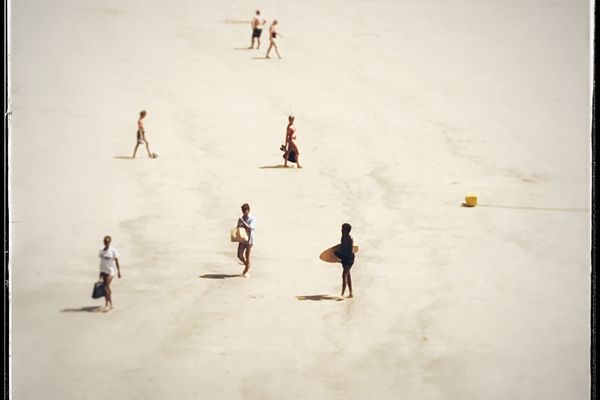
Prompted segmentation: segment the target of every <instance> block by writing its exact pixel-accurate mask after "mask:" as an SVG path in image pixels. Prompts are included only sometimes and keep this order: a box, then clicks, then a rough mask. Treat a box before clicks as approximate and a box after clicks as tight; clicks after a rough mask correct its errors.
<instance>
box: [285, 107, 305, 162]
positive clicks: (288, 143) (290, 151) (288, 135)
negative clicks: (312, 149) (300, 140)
mask: <svg viewBox="0 0 600 400" xmlns="http://www.w3.org/2000/svg"><path fill="white" fill-rule="evenodd" d="M295 140H296V127H295V126H294V116H293V115H290V116H289V117H288V125H287V129H286V131H285V149H286V153H285V154H284V159H285V162H284V164H283V165H284V166H285V167H287V166H288V165H287V164H288V161H290V162H295V163H296V165H297V166H298V168H302V166H301V165H300V152H299V151H298V146H297V145H296V142H295Z"/></svg>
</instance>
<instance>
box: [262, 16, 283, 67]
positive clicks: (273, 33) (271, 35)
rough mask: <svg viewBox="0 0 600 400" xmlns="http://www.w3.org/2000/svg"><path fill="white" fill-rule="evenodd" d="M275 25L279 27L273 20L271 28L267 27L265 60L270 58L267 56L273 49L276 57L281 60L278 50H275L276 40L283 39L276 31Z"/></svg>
mask: <svg viewBox="0 0 600 400" xmlns="http://www.w3.org/2000/svg"><path fill="white" fill-rule="evenodd" d="M277 25H279V22H278V21H277V20H273V22H272V23H271V26H270V27H269V48H268V49H267V55H266V56H265V58H271V57H269V54H270V53H271V49H273V48H274V49H275V53H277V57H279V58H281V55H280V54H279V49H278V48H277V38H278V37H283V35H282V34H281V33H279V32H278V31H277Z"/></svg>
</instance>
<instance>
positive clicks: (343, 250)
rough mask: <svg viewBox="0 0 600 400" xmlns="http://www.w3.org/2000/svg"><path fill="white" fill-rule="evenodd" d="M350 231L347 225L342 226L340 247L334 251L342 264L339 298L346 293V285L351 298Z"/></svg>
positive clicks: (352, 243) (351, 256)
mask: <svg viewBox="0 0 600 400" xmlns="http://www.w3.org/2000/svg"><path fill="white" fill-rule="evenodd" d="M351 230H352V226H351V225H350V224H348V223H345V224H343V225H342V240H341V242H340V246H339V248H338V250H336V252H335V255H336V257H337V258H339V259H340V262H341V263H342V268H343V270H342V294H341V297H344V293H345V292H346V284H347V285H348V289H349V290H350V295H349V296H348V297H350V298H351V297H353V296H352V277H351V276H350V268H352V265H354V252H353V250H352V248H353V247H354V240H353V239H352V236H350V231H351Z"/></svg>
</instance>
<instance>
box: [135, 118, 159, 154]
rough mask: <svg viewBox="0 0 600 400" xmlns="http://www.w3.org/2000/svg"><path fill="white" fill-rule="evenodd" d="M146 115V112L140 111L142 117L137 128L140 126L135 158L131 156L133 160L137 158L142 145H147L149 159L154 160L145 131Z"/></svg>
mask: <svg viewBox="0 0 600 400" xmlns="http://www.w3.org/2000/svg"><path fill="white" fill-rule="evenodd" d="M146 114H147V113H146V110H142V111H140V117H139V118H138V121H137V126H138V130H137V143H136V145H135V149H133V156H131V158H135V154H136V153H137V150H138V147H140V145H141V144H145V145H146V150H147V151H148V157H150V158H154V157H153V156H152V153H150V145H149V144H148V141H147V140H146V131H145V130H144V118H146Z"/></svg>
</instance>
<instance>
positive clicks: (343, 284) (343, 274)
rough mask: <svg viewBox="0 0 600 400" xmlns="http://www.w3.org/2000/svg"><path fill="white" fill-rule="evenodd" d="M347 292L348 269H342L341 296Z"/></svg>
mask: <svg viewBox="0 0 600 400" xmlns="http://www.w3.org/2000/svg"><path fill="white" fill-rule="evenodd" d="M345 292H346V270H342V294H341V295H340V296H342V297H344V293H345Z"/></svg>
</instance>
